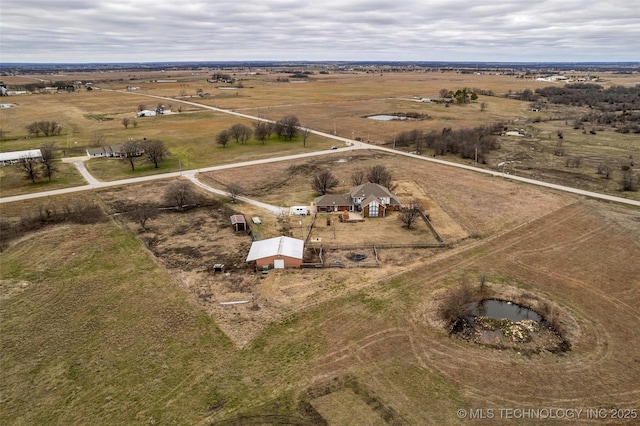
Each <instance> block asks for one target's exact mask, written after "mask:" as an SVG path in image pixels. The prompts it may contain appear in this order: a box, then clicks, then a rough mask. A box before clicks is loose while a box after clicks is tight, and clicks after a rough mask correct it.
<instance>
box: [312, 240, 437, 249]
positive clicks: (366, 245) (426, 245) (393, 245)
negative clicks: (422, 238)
mask: <svg viewBox="0 0 640 426" xmlns="http://www.w3.org/2000/svg"><path fill="white" fill-rule="evenodd" d="M309 246H310V247H312V248H314V249H325V250H327V249H328V250H363V249H367V248H370V247H371V248H445V247H448V244H446V243H444V242H440V243H412V244H402V243H382V244H378V243H364V244H358V245H340V244H323V243H321V244H318V245H315V244H313V243H311V244H310V245H309Z"/></svg>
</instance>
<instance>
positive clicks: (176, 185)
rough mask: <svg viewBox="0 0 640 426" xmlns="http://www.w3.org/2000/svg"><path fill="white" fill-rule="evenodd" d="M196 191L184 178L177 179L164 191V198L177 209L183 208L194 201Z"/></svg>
mask: <svg viewBox="0 0 640 426" xmlns="http://www.w3.org/2000/svg"><path fill="white" fill-rule="evenodd" d="M195 197H196V193H195V191H194V190H193V186H192V185H191V184H190V183H189V182H187V181H184V180H177V181H175V182H173V183H172V184H170V185H169V186H168V187H167V189H166V190H165V192H164V200H165V202H167V203H168V204H171V205H173V206H175V208H176V209H178V210H184V208H185V207H186V206H188V205H189V204H192V203H193V202H194V201H195Z"/></svg>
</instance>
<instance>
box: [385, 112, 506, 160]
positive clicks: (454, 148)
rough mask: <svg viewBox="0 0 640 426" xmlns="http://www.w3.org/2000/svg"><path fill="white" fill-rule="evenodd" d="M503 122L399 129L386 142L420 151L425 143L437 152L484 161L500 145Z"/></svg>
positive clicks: (438, 153) (435, 153) (425, 145)
mask: <svg viewBox="0 0 640 426" xmlns="http://www.w3.org/2000/svg"><path fill="white" fill-rule="evenodd" d="M504 129H505V125H504V123H501V122H498V123H494V124H490V125H486V126H479V127H474V128H471V129H456V130H454V129H452V128H450V127H446V128H443V129H442V131H440V132H438V131H431V132H425V131H423V130H420V129H414V130H409V131H405V132H401V133H398V134H397V135H395V136H393V137H392V138H389V139H387V141H386V143H387V144H389V145H395V146H396V147H409V146H415V150H416V151H417V152H421V151H422V150H423V149H424V148H425V147H428V148H431V149H433V153H434V155H445V154H453V155H459V156H460V157H461V158H473V159H475V158H477V160H478V162H480V163H482V164H485V163H486V155H487V154H488V153H489V152H490V151H492V150H496V149H498V148H500V142H499V141H498V137H497V136H498V135H499V134H500V133H501V132H502V131H504Z"/></svg>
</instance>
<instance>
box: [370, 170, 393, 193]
mask: <svg viewBox="0 0 640 426" xmlns="http://www.w3.org/2000/svg"><path fill="white" fill-rule="evenodd" d="M367 180H368V181H369V182H371V183H377V184H378V185H382V186H384V187H386V188H387V189H389V190H392V189H393V186H392V184H391V180H392V176H391V172H390V171H389V170H387V168H386V167H385V166H383V165H381V164H378V165H375V166H371V167H370V168H369V170H368V171H367Z"/></svg>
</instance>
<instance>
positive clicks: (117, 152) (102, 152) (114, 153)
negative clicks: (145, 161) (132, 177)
mask: <svg viewBox="0 0 640 426" xmlns="http://www.w3.org/2000/svg"><path fill="white" fill-rule="evenodd" d="M122 146H123V145H122V144H117V145H105V146H98V147H95V148H87V155H88V156H89V158H122V157H126V155H125V153H124V152H122ZM142 154H144V149H142V148H140V149H139V151H138V152H136V153H135V154H134V157H139V156H141V155H142Z"/></svg>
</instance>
